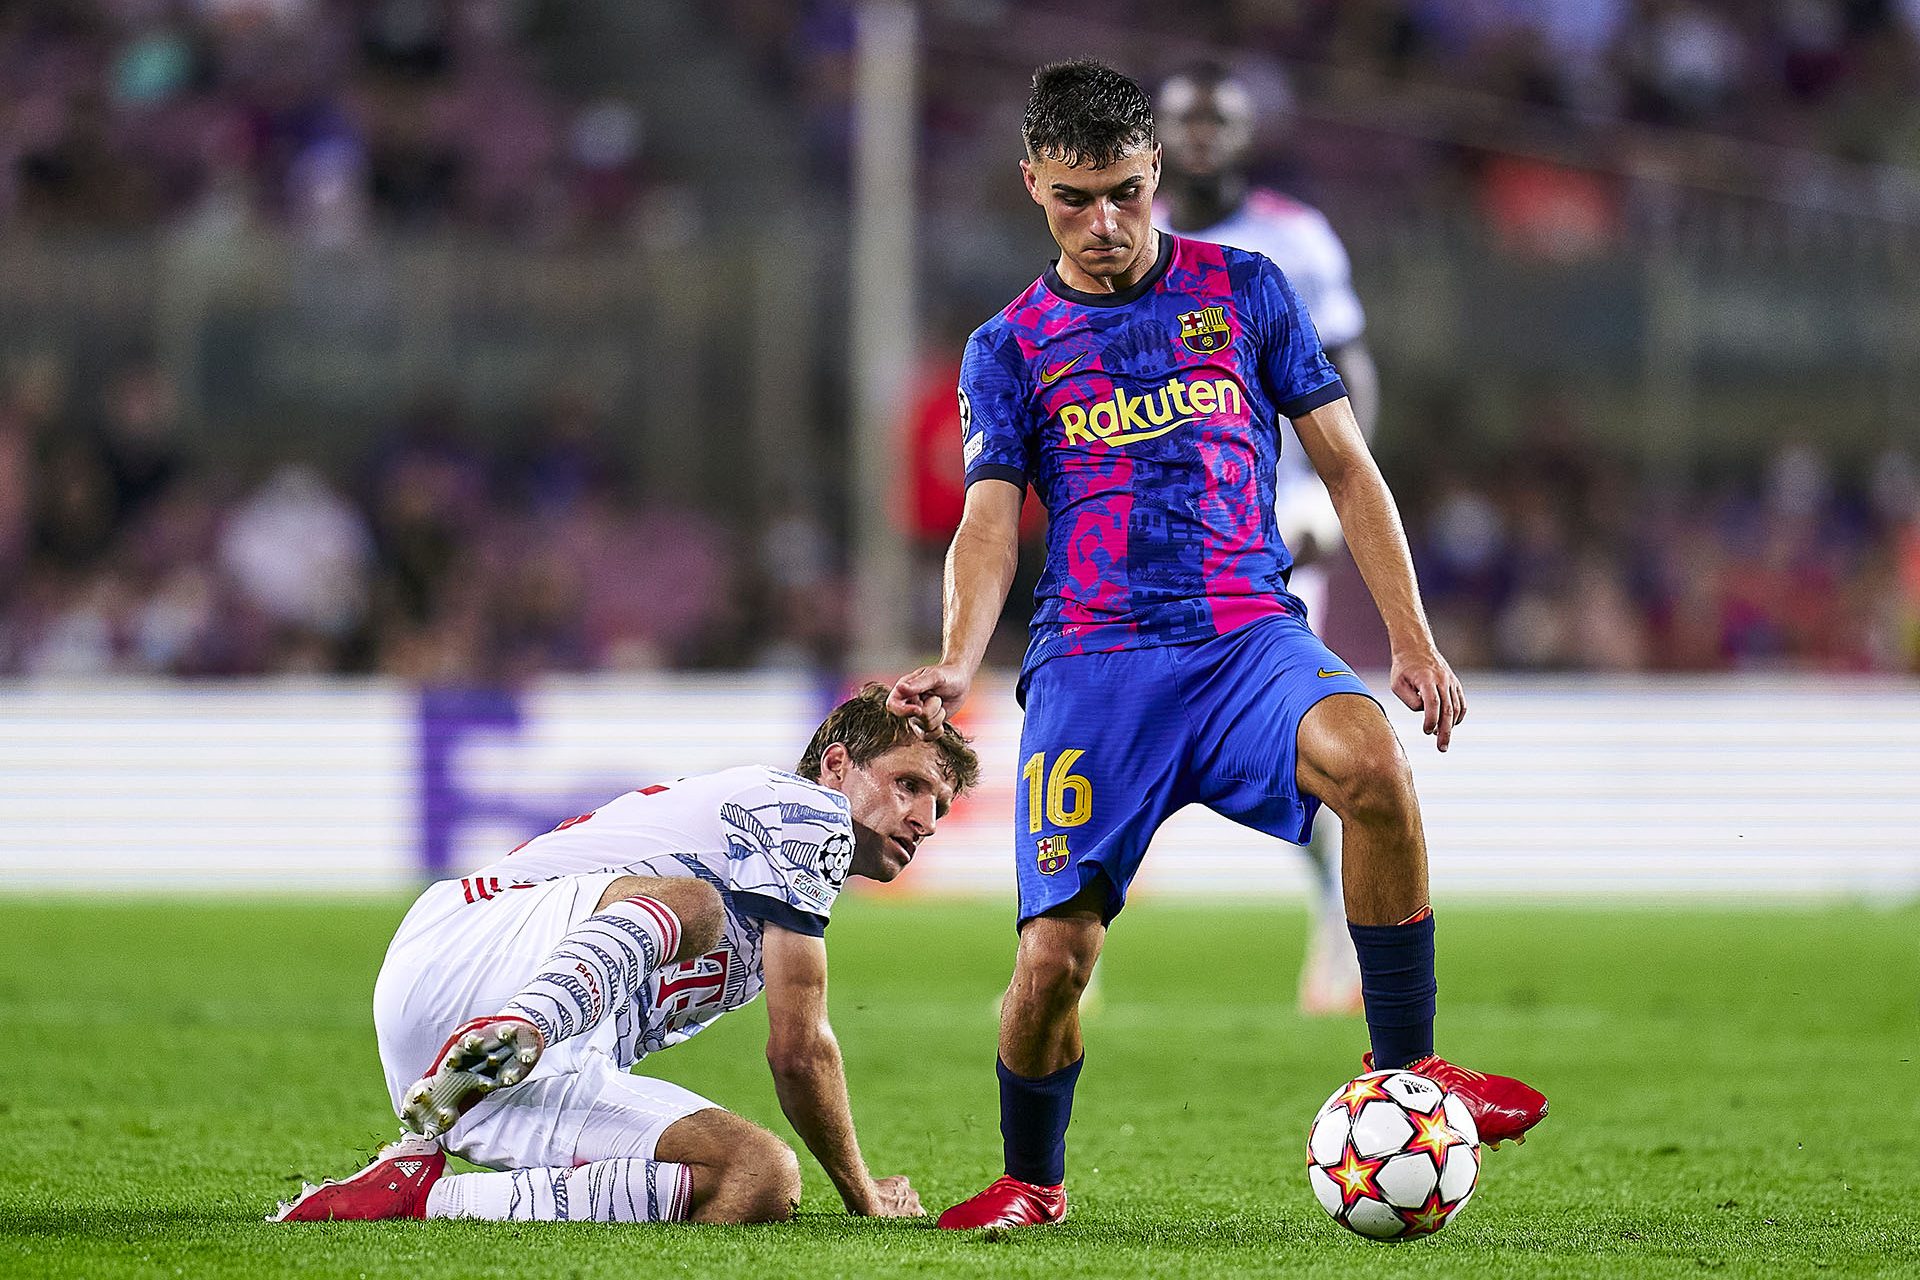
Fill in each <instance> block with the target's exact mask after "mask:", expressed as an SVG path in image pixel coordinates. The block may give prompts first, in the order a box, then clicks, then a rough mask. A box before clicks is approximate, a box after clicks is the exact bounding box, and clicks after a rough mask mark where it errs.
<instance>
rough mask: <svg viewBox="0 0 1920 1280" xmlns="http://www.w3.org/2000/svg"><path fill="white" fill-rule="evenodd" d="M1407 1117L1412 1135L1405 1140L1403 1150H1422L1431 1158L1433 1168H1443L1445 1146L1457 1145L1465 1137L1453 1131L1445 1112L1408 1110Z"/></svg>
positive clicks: (1445, 1154)
mask: <svg viewBox="0 0 1920 1280" xmlns="http://www.w3.org/2000/svg"><path fill="white" fill-rule="evenodd" d="M1407 1119H1409V1120H1411V1121H1413V1137H1411V1138H1409V1139H1408V1140H1407V1145H1406V1147H1405V1148H1404V1150H1407V1151H1424V1152H1426V1153H1427V1154H1428V1155H1429V1156H1431V1157H1432V1158H1433V1164H1434V1167H1435V1168H1444V1167H1445V1166H1446V1163H1447V1148H1448V1147H1457V1146H1459V1145H1460V1144H1461V1143H1463V1142H1465V1141H1466V1139H1465V1138H1463V1137H1461V1136H1460V1135H1459V1134H1458V1133H1455V1132H1454V1130H1453V1127H1452V1126H1451V1125H1449V1124H1448V1123H1447V1113H1446V1112H1444V1111H1440V1110H1437V1109H1436V1110H1435V1111H1434V1112H1433V1113H1432V1114H1431V1115H1424V1116H1423V1115H1421V1114H1420V1113H1419V1112H1417V1111H1409V1112H1408V1113H1407Z"/></svg>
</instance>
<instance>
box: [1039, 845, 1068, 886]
mask: <svg viewBox="0 0 1920 1280" xmlns="http://www.w3.org/2000/svg"><path fill="white" fill-rule="evenodd" d="M1033 843H1034V847H1035V848H1036V849H1038V850H1039V852H1040V874H1041V875H1043V876H1050V875H1055V874H1058V873H1059V872H1060V871H1061V870H1062V869H1063V868H1065V867H1066V865H1067V858H1068V857H1069V855H1068V853H1067V838H1066V837H1065V836H1041V837H1040V838H1039V839H1038V840H1036V841H1034V842H1033Z"/></svg>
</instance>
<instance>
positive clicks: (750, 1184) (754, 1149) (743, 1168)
mask: <svg viewBox="0 0 1920 1280" xmlns="http://www.w3.org/2000/svg"><path fill="white" fill-rule="evenodd" d="M726 1176H727V1178H728V1180H729V1181H731V1182H733V1183H734V1184H735V1185H736V1186H737V1187H738V1188H739V1193H740V1194H739V1199H738V1200H737V1202H736V1203H737V1204H738V1205H739V1209H740V1220H741V1221H742V1222H785V1221H786V1220H787V1219H788V1218H791V1217H792V1216H793V1210H794V1206H795V1205H797V1204H799V1203H800V1159H799V1157H798V1156H796V1155H794V1153H793V1148H792V1147H789V1146H788V1145H787V1144H786V1143H784V1142H782V1141H781V1140H780V1139H778V1138H776V1137H774V1136H773V1135H772V1134H771V1133H768V1132H767V1131H766V1130H765V1129H760V1128H757V1127H756V1128H755V1129H754V1130H753V1133H752V1136H750V1137H748V1136H746V1135H744V1134H743V1135H742V1140H741V1142H740V1143H739V1145H738V1146H736V1147H735V1149H734V1151H733V1153H732V1155H731V1157H730V1158H729V1159H728V1161H727V1173H726Z"/></svg>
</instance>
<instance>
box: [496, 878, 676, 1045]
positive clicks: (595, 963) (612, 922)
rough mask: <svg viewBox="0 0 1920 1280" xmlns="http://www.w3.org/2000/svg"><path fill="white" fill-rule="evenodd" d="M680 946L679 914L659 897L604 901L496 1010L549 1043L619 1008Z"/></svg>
mask: <svg viewBox="0 0 1920 1280" xmlns="http://www.w3.org/2000/svg"><path fill="white" fill-rule="evenodd" d="M679 949H680V917H678V916H676V915H674V914H673V912H672V911H671V910H669V909H668V908H667V906H666V905H665V904H664V903H661V902H659V901H658V900H656V899H654V898H648V897H644V896H636V897H632V898H625V899H622V900H621V901H619V902H613V903H609V904H608V905H606V906H604V907H602V908H600V911H599V914H597V915H591V916H588V917H587V918H586V919H585V920H582V921H581V922H580V923H579V924H577V925H575V926H574V928H573V931H572V932H570V933H569V934H567V936H566V937H564V938H562V939H561V940H560V945H559V946H557V947H555V948H554V949H553V954H552V955H550V956H548V957H547V959H546V962H545V963H544V964H542V965H541V966H540V972H539V973H537V974H536V975H534V979H533V981H532V982H530V983H528V984H527V986H526V988H525V990H523V991H521V992H520V994H519V995H517V996H515V997H514V998H513V999H512V1000H509V1001H508V1002H507V1007H506V1008H504V1009H502V1010H501V1013H502V1014H511V1015H513V1016H515V1017H520V1018H525V1019H526V1020H527V1021H528V1022H531V1023H532V1024H533V1025H534V1026H536V1027H538V1028H540V1034H541V1036H543V1037H544V1038H545V1039H546V1042H547V1047H548V1048H552V1047H553V1046H554V1045H556V1044H558V1043H559V1042H560V1041H562V1040H565V1039H568V1038H569V1037H572V1036H577V1035H579V1034H581V1033H582V1032H585V1031H591V1030H592V1029H593V1028H594V1027H596V1026H598V1025H600V1021H601V1019H603V1018H605V1017H606V1016H607V1015H608V1014H609V1013H616V1014H624V1013H625V1011H626V1010H627V1008H628V1006H629V1005H631V1004H632V1003H633V1001H634V1000H636V999H637V998H638V995H639V991H640V984H641V983H643V982H645V981H646V980H647V975H648V974H650V973H652V972H653V971H654V970H655V969H657V968H659V967H660V966H661V965H662V964H665V963H666V962H667V961H668V960H670V959H672V957H673V953H674V952H676V951H678V950H679Z"/></svg>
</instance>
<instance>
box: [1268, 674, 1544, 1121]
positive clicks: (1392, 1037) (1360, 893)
mask: <svg viewBox="0 0 1920 1280" xmlns="http://www.w3.org/2000/svg"><path fill="white" fill-rule="evenodd" d="M1298 753H1299V771H1298V781H1299V784H1300V789H1301V790H1302V791H1304V792H1307V793H1309V794H1311V795H1316V796H1318V797H1320V799H1321V801H1322V802H1324V803H1325V804H1326V805H1327V807H1328V808H1330V809H1332V810H1334V812H1336V813H1338V814H1339V815H1340V818H1341V822H1342V825H1343V829H1344V833H1345V850H1344V855H1345V867H1344V874H1343V877H1342V878H1343V880H1344V885H1345V896H1346V904H1347V919H1348V922H1349V926H1350V928H1351V931H1352V933H1353V939H1354V944H1355V949H1356V950H1357V951H1358V953H1359V957H1360V970H1361V986H1362V992H1363V995H1364V998H1365V1002H1366V1012H1367V1029H1368V1031H1369V1032H1370V1033H1371V1035H1372V1039H1373V1051H1372V1052H1371V1053H1369V1054H1368V1055H1367V1057H1366V1062H1367V1066H1368V1067H1369V1069H1371V1068H1373V1067H1375V1066H1379V1067H1407V1068H1410V1069H1412V1070H1415V1071H1418V1072H1420V1073H1421V1074H1423V1075H1426V1076H1429V1077H1431V1078H1433V1079H1434V1080H1436V1081H1438V1082H1439V1083H1440V1084H1442V1085H1443V1086H1445V1087H1446V1088H1449V1089H1452V1090H1453V1091H1455V1092H1457V1093H1459V1094H1460V1095H1461V1097H1462V1098H1463V1099H1464V1100H1465V1101H1466V1103H1467V1105H1468V1107H1469V1108H1470V1109H1471V1110H1472V1111H1473V1112H1474V1119H1475V1120H1476V1121H1477V1122H1479V1126H1480V1134H1481V1138H1482V1139H1483V1140H1484V1141H1485V1142H1486V1143H1487V1145H1488V1146H1492V1147H1497V1146H1499V1145H1500V1144H1501V1143H1503V1142H1506V1141H1509V1140H1513V1141H1518V1140H1519V1139H1520V1137H1521V1135H1522V1134H1524V1133H1525V1132H1526V1131H1527V1130H1528V1129H1529V1128H1531V1127H1532V1126H1533V1125H1535V1124H1537V1123H1539V1121H1540V1120H1541V1118H1542V1117H1544V1116H1545V1115H1546V1113H1547V1100H1546V1098H1545V1097H1543V1096H1541V1094H1540V1093H1539V1092H1537V1091H1536V1090H1534V1089H1532V1088H1530V1087H1528V1086H1527V1085H1525V1084H1522V1083H1521V1082H1520V1081H1518V1080H1515V1079H1512V1078H1511V1077H1508V1076H1490V1075H1484V1074H1482V1073H1480V1072H1477V1071H1469V1070H1467V1069H1465V1068H1462V1067H1457V1066H1454V1065H1453V1064H1452V1063H1450V1062H1447V1061H1446V1060H1445V1059H1443V1058H1440V1057H1437V1056H1436V1055H1435V1054H1434V1052H1433V1019H1434V1011H1435V1001H1436V996H1437V987H1436V984H1435V982H1434V978H1433V910H1432V908H1431V906H1430V905H1429V897H1428V891H1427V844H1426V833H1425V831H1424V829H1423V828H1422V825H1421V821H1420V802H1419V800H1418V798H1417V797H1416V796H1415V795H1414V790H1413V772H1412V770H1411V769H1409V768H1408V766H1407V760H1406V756H1405V754H1404V753H1403V752H1402V751H1401V750H1400V741H1399V739H1398V738H1397V737H1395V736H1394V733H1393V729H1392V727H1391V726H1390V725H1389V724H1388V723H1387V718H1386V714H1385V713H1384V712H1382V711H1381V710H1380V708H1379V706H1378V705H1376V704H1375V703H1374V702H1373V701H1372V700H1371V699H1368V698H1363V697H1360V696H1359V695H1358V694H1336V695H1334V696H1332V697H1330V698H1325V699H1322V700H1321V701H1320V702H1319V703H1318V704H1317V705H1316V706H1315V707H1314V708H1313V710H1311V711H1309V712H1308V713H1307V715H1306V717H1305V718H1304V719H1303V720H1302V721H1301V722H1300V733H1299V738H1298Z"/></svg>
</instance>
